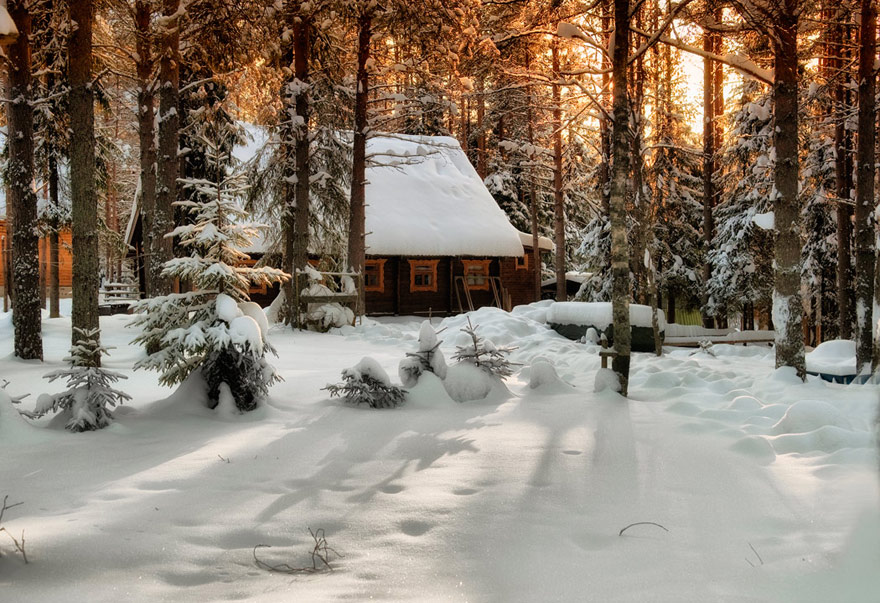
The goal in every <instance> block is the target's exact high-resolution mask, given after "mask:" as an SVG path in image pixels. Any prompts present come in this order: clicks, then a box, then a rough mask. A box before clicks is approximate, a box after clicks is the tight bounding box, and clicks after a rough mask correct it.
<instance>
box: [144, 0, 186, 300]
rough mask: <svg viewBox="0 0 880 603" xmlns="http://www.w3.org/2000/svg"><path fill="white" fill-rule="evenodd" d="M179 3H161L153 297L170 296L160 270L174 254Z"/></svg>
mask: <svg viewBox="0 0 880 603" xmlns="http://www.w3.org/2000/svg"><path fill="white" fill-rule="evenodd" d="M179 5H180V0H164V3H163V19H164V23H163V24H162V26H161V27H162V29H161V31H160V32H159V34H160V52H161V55H160V57H159V148H158V153H157V175H156V211H155V214H154V217H153V228H152V232H153V234H152V237H151V241H150V243H151V248H150V255H151V262H150V270H151V275H150V279H149V280H150V281H151V284H152V285H151V286H152V289H153V295H157V296H158V295H168V294H169V293H171V285H172V283H171V279H169V278H168V277H166V276H162V267H163V265H164V264H165V262H167V261H168V260H170V259H171V258H172V257H173V255H174V242H173V241H172V240H171V238H169V237H166V236H165V235H167V234H168V233H169V232H171V231H172V230H173V228H174V206H173V203H174V202H175V201H177V178H178V175H179V171H180V161H179V160H178V157H177V148H178V144H179V136H180V115H179V114H178V111H179V109H178V102H179V97H180V18H179V17H178V16H173V15H177V12H178V11H177V9H178V7H179Z"/></svg>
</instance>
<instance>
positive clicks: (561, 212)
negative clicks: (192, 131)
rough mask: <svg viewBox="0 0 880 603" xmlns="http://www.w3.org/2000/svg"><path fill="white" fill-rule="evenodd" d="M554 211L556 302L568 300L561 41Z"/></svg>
mask: <svg viewBox="0 0 880 603" xmlns="http://www.w3.org/2000/svg"><path fill="white" fill-rule="evenodd" d="M552 52H553V59H552V60H553V201H554V203H553V211H554V214H555V221H554V234H555V235H556V301H565V300H566V299H568V292H567V290H566V286H567V282H566V279H565V256H566V253H565V200H564V198H563V194H562V94H561V88H562V86H561V85H560V83H559V80H560V78H561V77H562V76H561V75H560V73H559V40H558V39H554V40H553V47H552Z"/></svg>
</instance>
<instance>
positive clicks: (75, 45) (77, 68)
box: [67, 0, 101, 362]
mask: <svg viewBox="0 0 880 603" xmlns="http://www.w3.org/2000/svg"><path fill="white" fill-rule="evenodd" d="M69 7H70V20H71V21H72V22H74V23H76V24H77V26H76V27H75V28H74V30H73V32H72V33H71V35H70V41H69V43H68V57H67V64H68V80H69V82H70V192H71V217H72V221H73V313H72V319H71V325H72V327H73V331H72V333H71V341H72V343H74V344H76V343H77V341H79V339H80V338H81V334H80V333H79V332H77V329H80V330H83V331H90V330H93V329H97V328H98V288H99V287H100V284H101V281H100V262H99V256H98V197H97V194H96V192H95V105H94V93H93V92H92V21H93V19H94V6H93V4H92V0H71V1H70V4H69ZM97 360H98V362H100V359H97Z"/></svg>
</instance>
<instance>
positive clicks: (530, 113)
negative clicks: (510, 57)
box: [525, 57, 564, 301]
mask: <svg viewBox="0 0 880 603" xmlns="http://www.w3.org/2000/svg"><path fill="white" fill-rule="evenodd" d="M530 60H531V57H527V59H526V71H529V70H530V69H531V63H530ZM525 92H526V133H527V136H528V139H529V144H535V110H534V107H533V99H532V87H531V86H526V90H525ZM527 174H528V177H529V218H530V219H531V227H532V263H533V264H534V265H535V295H536V297H537V299H541V276H542V274H541V249H540V246H541V245H540V242H539V236H540V235H539V233H538V228H539V226H538V213H539V211H538V209H539V207H538V205H539V201H538V192H537V190H535V180H534V174H532V173H531V171H529V172H527ZM557 253H559V250H558V249H557ZM558 276H559V275H558V274H557V277H558ZM563 276H564V275H563ZM556 290H557V292H558V291H559V282H558V280H557V283H556ZM557 301H562V300H559V299H558V298H557Z"/></svg>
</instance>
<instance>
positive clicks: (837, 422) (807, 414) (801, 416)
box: [773, 400, 852, 435]
mask: <svg viewBox="0 0 880 603" xmlns="http://www.w3.org/2000/svg"><path fill="white" fill-rule="evenodd" d="M829 425H831V426H834V427H840V428H841V429H847V430H851V429H852V424H851V423H850V422H849V420H848V419H847V418H846V417H844V416H843V415H842V414H841V412H840V411H839V410H838V409H837V408H835V407H834V406H832V405H831V404H829V403H828V402H823V401H822V400H801V401H800V402H795V403H794V404H792V405H791V406H790V407H789V409H788V410H787V411H786V413H785V415H783V417H782V418H781V419H780V420H779V422H778V423H776V425H774V426H773V433H774V434H776V435H781V434H786V433H807V432H810V431H814V430H816V429H820V428H822V427H826V426H829Z"/></svg>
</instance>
